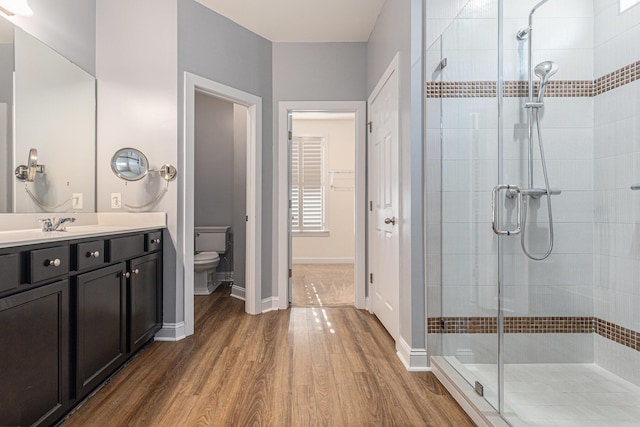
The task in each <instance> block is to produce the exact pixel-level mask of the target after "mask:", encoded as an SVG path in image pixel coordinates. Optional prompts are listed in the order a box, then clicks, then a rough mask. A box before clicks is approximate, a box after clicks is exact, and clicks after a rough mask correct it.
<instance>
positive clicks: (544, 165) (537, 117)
mask: <svg viewBox="0 0 640 427" xmlns="http://www.w3.org/2000/svg"><path fill="white" fill-rule="evenodd" d="M533 115H534V117H535V122H536V128H537V130H538V147H540V160H541V162H542V174H543V175H544V186H545V190H546V191H547V212H548V213H549V246H548V248H547V251H546V252H545V254H544V255H542V256H541V257H537V256H535V255H533V254H531V253H530V252H529V251H528V250H527V247H526V245H525V242H524V240H525V237H526V230H527V210H528V207H529V206H528V205H529V200H530V198H531V197H525V198H524V200H525V202H524V203H525V206H523V213H522V234H520V246H522V251H523V252H524V254H525V255H526V256H528V257H529V258H531V259H532V260H534V261H542V260H544V259H547V258H548V257H549V255H551V251H552V250H553V212H552V209H551V188H550V187H549V177H548V175H547V162H546V160H545V157H544V148H543V146H542V131H541V130H540V115H539V109H538V108H534V109H533ZM530 135H531V136H530V137H531V138H533V135H532V134H530Z"/></svg>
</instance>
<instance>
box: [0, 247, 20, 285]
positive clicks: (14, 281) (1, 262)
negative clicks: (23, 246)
mask: <svg viewBox="0 0 640 427" xmlns="http://www.w3.org/2000/svg"><path fill="white" fill-rule="evenodd" d="M19 269H20V260H19V257H18V254H8V255H0V294H2V293H4V292H7V291H10V290H13V289H16V288H17V287H18V285H19V284H20V270H19Z"/></svg>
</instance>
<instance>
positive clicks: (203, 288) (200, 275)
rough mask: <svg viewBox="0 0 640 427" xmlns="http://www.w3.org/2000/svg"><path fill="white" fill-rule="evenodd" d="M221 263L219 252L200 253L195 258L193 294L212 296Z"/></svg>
mask: <svg viewBox="0 0 640 427" xmlns="http://www.w3.org/2000/svg"><path fill="white" fill-rule="evenodd" d="M219 263H220V255H218V253H217V252H200V253H198V254H195V256H194V257H193V269H194V276H193V293H194V294H196V295H210V294H211V293H212V292H213V291H214V290H215V289H216V287H217V286H216V282H215V277H213V276H214V275H215V274H216V268H217V267H218V264H219Z"/></svg>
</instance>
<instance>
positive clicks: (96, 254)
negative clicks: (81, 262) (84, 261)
mask: <svg viewBox="0 0 640 427" xmlns="http://www.w3.org/2000/svg"><path fill="white" fill-rule="evenodd" d="M87 258H100V251H95V252H87Z"/></svg>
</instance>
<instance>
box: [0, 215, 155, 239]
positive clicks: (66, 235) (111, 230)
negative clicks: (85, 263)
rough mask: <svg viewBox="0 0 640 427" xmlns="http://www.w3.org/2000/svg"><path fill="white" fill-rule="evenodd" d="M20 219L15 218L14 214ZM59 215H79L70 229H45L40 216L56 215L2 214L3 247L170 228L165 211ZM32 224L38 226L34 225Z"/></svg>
mask: <svg viewBox="0 0 640 427" xmlns="http://www.w3.org/2000/svg"><path fill="white" fill-rule="evenodd" d="M14 216H15V217H17V218H13V217H14ZM57 216H58V217H61V216H62V217H75V218H76V222H74V223H71V224H69V225H67V231H50V232H45V231H41V229H40V228H39V226H38V221H37V220H38V219H40V218H47V217H53V214H19V215H1V216H0V248H8V247H14V246H23V245H31V244H36V243H48V242H59V241H65V240H73V239H83V238H87V237H97V236H106V235H114V234H123V233H132V232H137V231H146V230H155V229H158V228H165V227H166V214H165V213H164V212H150V213H139V214H137V213H122V214H109V213H104V214H103V213H97V214H77V215H73V214H57ZM32 223H35V225H36V227H38V228H33V225H34V224H32Z"/></svg>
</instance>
